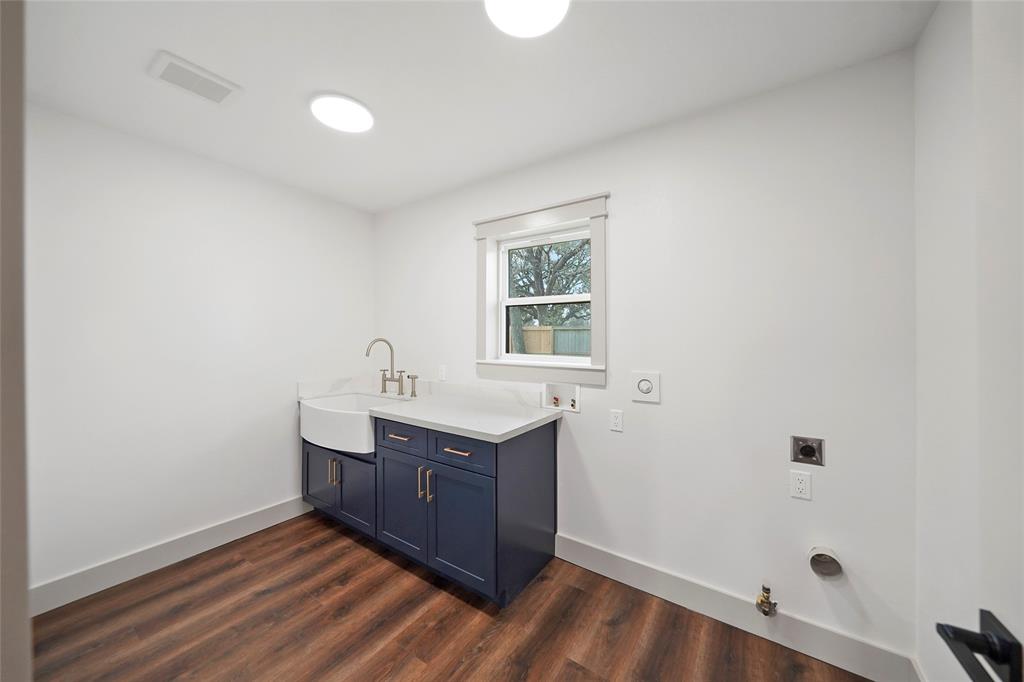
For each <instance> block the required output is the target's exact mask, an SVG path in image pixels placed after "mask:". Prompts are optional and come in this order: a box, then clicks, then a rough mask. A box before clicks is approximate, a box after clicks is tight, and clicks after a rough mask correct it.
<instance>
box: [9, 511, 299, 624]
mask: <svg viewBox="0 0 1024 682" xmlns="http://www.w3.org/2000/svg"><path fill="white" fill-rule="evenodd" d="M310 509H312V507H310V506H309V505H307V504H306V503H305V502H303V501H302V498H301V497H295V498H292V499H290V500H285V501H284V502H278V503H277V504H272V505H270V506H269V507H265V508H263V509H257V510H256V511H254V512H250V513H248V514H242V515H241V516H237V517H235V518H233V519H228V520H227V521H223V522H221V523H217V524H214V525H212V526H208V527H206V528H202V529H200V530H197V531H195V532H192V533H188V534H186V535H181V536H179V537H176V538H174V539H172V540H168V541H167V542H161V543H160V544H156V545H152V546H150V547H146V548H145V549H140V550H139V551H137V552H132V553H131V554H126V555H124V556H122V557H118V558H116V559H111V560H110V561H106V562H104V563H102V564H97V565H95V566H91V567H90V568H86V569H84V570H82V571H78V572H76V573H71V574H69V575H66V576H63V577H60V578H57V579H55V580H51V581H50V582H48V583H42V584H41V585H36V586H34V587H32V588H30V589H29V595H28V599H29V609H30V611H31V613H32V615H33V616H37V615H39V614H40V613H45V612H46V611H49V610H50V609H55V608H57V607H58V606H63V605H64V604H68V603H70V602H73V601H75V600H76V599H81V598H82V597H87V596H89V595H90V594H94V593H96V592H99V591H100V590H105V589H107V588H108V587H113V586H114V585H117V584H119V583H123V582H125V581H126V580H131V579H132V578H137V577H139V576H140V575H144V574H146V573H149V572H150V571H155V570H157V569H158V568H163V567H164V566H169V565H171V564H173V563H175V562H177V561H181V560H182V559H187V558H189V557H190V556H195V555H196V554H199V553H200V552H205V551H206V550H208V549H213V548H214V547H219V546H220V545H223V544H226V543H228V542H231V541H232V540H237V539H238V538H241V537H245V536H246V535H249V534H251V533H255V532H256V531H258V530H263V529H264V528H269V527H270V526H273V525H276V524H278V523H281V522H282V521H287V520H288V519H291V518H294V517H296V516H299V515H300V514H305V513H306V512H307V511H309V510H310Z"/></svg>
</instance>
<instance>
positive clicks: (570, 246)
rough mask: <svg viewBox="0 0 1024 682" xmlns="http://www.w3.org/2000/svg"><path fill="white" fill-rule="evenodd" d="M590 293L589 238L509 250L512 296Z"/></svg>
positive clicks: (509, 288)
mask: <svg viewBox="0 0 1024 682" xmlns="http://www.w3.org/2000/svg"><path fill="white" fill-rule="evenodd" d="M589 293H590V240H589V239H574V240H572V241H568V242H555V243H554V244H541V245H539V246H524V247H523V248H520V249H509V251H508V295H509V298H520V297H523V296H559V295H564V294H589Z"/></svg>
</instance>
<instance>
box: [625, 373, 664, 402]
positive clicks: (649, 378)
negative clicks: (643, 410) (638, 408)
mask: <svg viewBox="0 0 1024 682" xmlns="http://www.w3.org/2000/svg"><path fill="white" fill-rule="evenodd" d="M631 393H632V395H631V397H632V398H633V402H635V403H660V402H661V372H633V389H632V391H631Z"/></svg>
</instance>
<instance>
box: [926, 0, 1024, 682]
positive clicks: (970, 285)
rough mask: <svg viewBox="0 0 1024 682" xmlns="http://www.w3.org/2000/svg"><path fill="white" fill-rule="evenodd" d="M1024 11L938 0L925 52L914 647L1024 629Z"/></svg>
mask: <svg viewBox="0 0 1024 682" xmlns="http://www.w3.org/2000/svg"><path fill="white" fill-rule="evenodd" d="M1021 35H1022V30H1021V6H1020V4H1019V3H986V2H982V3H941V4H940V5H939V7H938V8H937V10H936V12H935V14H934V15H933V16H932V19H931V21H930V23H929V25H928V26H927V28H926V29H925V32H924V33H923V35H922V37H921V39H920V41H919V43H918V45H917V48H916V53H915V95H916V134H917V137H916V212H917V247H916V248H917V264H918V275H917V372H918V386H917V402H918V408H917V434H918V479H917V486H918V507H917V517H918V560H917V565H918V610H917V631H918V634H917V646H918V656H919V661H920V664H921V668H922V670H923V671H924V673H925V675H926V676H927V677H928V679H932V680H946V679H962V678H963V672H962V670H961V669H960V666H959V664H958V663H957V662H956V660H955V659H954V658H953V656H952V654H951V653H950V652H949V650H948V648H947V647H946V645H945V644H944V643H943V642H942V641H941V640H940V639H939V637H938V636H937V635H936V634H935V623H936V622H940V621H941V622H949V623H954V624H956V625H960V626H962V627H969V628H971V629H976V628H977V625H978V609H979V608H988V609H991V610H992V611H993V612H995V614H996V616H998V617H999V618H1000V619H1002V620H1003V621H1004V622H1005V623H1006V624H1007V625H1008V626H1010V627H1011V628H1012V629H1015V630H1016V631H1017V632H1018V633H1020V632H1021V631H1022V629H1024V597H1022V593H1021V591H1022V585H1021V582H1022V576H1024V562H1022V548H1024V537H1022V536H1024V531H1022V524H1021V484H1020V481H1021V475H1022V463H1021V456H1022V455H1021V445H1022V438H1021V411H1022V399H1021V388H1022V357H1021V353H1022V335H1021V319H1022V316H1021V305H1022V283H1021V263H1022V259H1021V203H1020V201H1021V199H1020V197H1021V190H1022V185H1021V179H1022V175H1021V165H1020V164H1021V144H1022V131H1021V87H1022V82H1021V73H1022V70H1021V61H1020V60H1021V52H1020V49H1021V47H1020V41H1021Z"/></svg>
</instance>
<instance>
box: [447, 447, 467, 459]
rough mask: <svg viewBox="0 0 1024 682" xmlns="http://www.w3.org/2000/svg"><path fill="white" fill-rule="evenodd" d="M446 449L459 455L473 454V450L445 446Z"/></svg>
mask: <svg viewBox="0 0 1024 682" xmlns="http://www.w3.org/2000/svg"><path fill="white" fill-rule="evenodd" d="M444 451H445V452H447V453H448V454H451V455H458V456H459V457H469V456H470V455H472V454H473V451H472V450H456V449H455V448H445V449H444Z"/></svg>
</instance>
